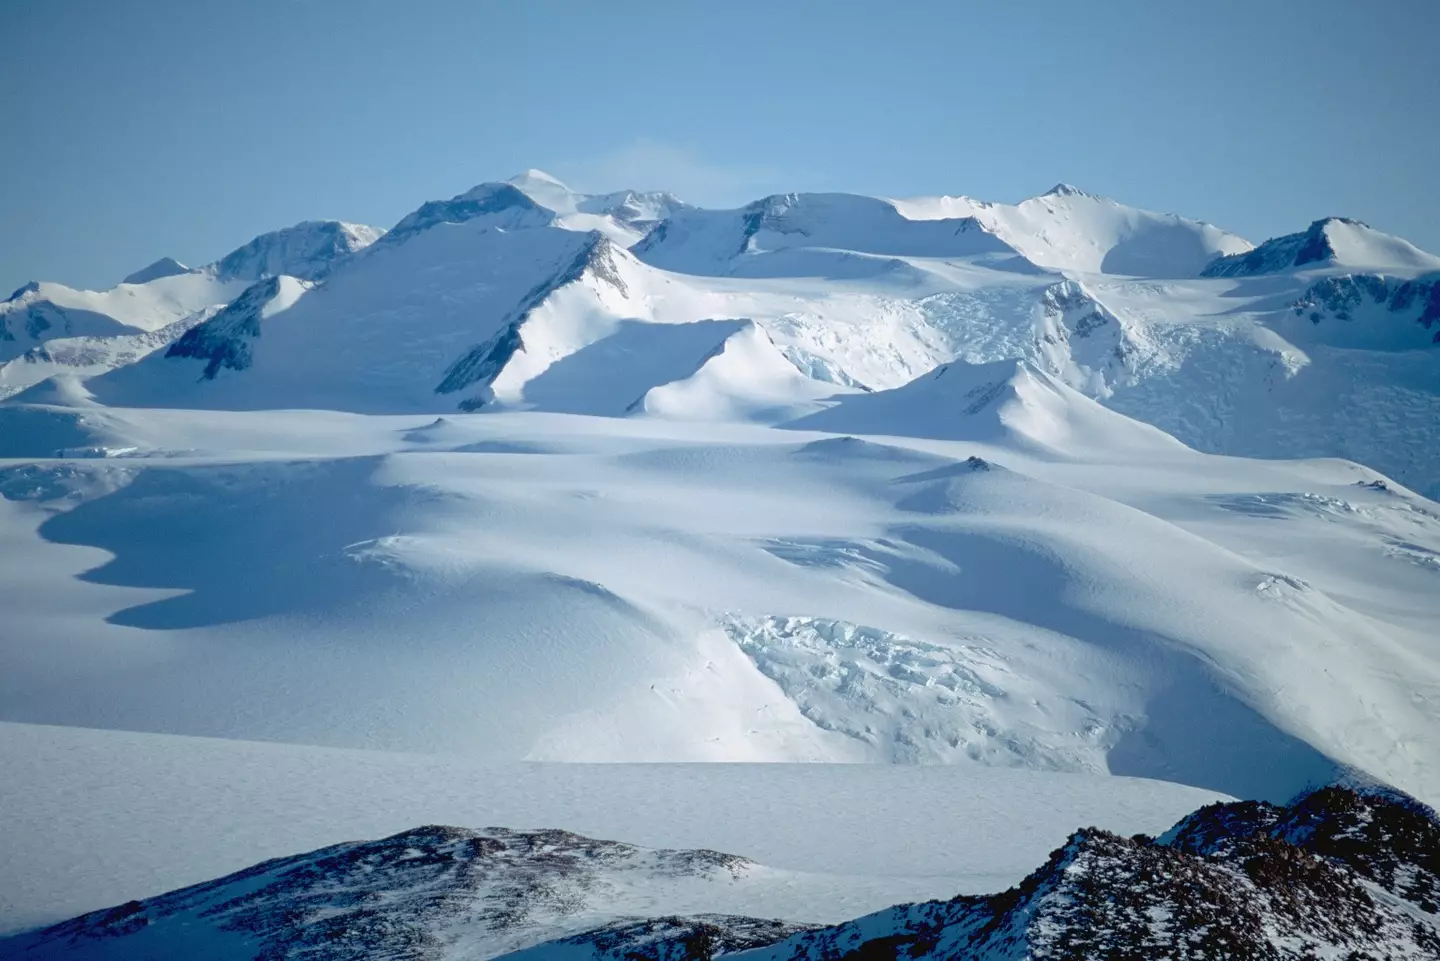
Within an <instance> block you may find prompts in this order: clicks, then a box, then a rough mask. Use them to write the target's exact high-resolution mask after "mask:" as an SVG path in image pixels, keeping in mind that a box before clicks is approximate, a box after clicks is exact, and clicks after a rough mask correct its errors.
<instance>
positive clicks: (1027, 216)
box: [895, 184, 1254, 277]
mask: <svg viewBox="0 0 1440 961" xmlns="http://www.w3.org/2000/svg"><path fill="white" fill-rule="evenodd" d="M895 205H896V207H897V208H898V209H899V210H900V212H901V213H903V214H904V215H905V216H907V217H911V218H913V219H917V220H920V219H941V218H952V217H974V218H975V219H976V220H978V221H979V222H980V223H982V224H984V225H985V226H986V227H987V228H988V229H989V230H991V231H992V232H993V233H994V234H995V235H996V236H997V237H999V238H1000V239H1002V240H1004V241H1005V242H1006V243H1008V244H1010V245H1011V246H1012V247H1014V248H1015V249H1017V250H1019V251H1020V252H1021V253H1022V254H1024V255H1025V257H1026V258H1027V259H1028V260H1030V261H1031V262H1032V263H1035V264H1038V265H1040V266H1042V267H1046V268H1049V269H1051V270H1063V271H1076V272H1081V273H1107V274H1122V275H1128V276H1135V277H1193V276H1195V275H1196V274H1198V273H1199V272H1200V270H1201V269H1202V268H1203V267H1204V266H1205V265H1206V264H1208V263H1210V262H1211V261H1213V260H1214V259H1215V258H1216V257H1217V256H1222V255H1226V254H1238V253H1243V252H1245V251H1248V250H1250V249H1251V248H1252V247H1253V246H1254V245H1253V244H1251V243H1250V242H1249V241H1247V240H1245V239H1244V238H1241V237H1238V236H1236V235H1235V234H1232V233H1228V232H1226V231H1224V230H1221V229H1219V228H1218V227H1213V226H1211V225H1210V224H1206V223H1201V222H1200V221H1197V220H1189V219H1187V218H1185V217H1178V216H1175V215H1174V214H1158V213H1153V212H1151V211H1148V210H1141V209H1139V208H1136V207H1127V206H1125V205H1124V204H1121V203H1117V202H1116V201H1114V200H1111V199H1109V198H1108V197H1095V196H1092V195H1090V194H1087V193H1085V192H1084V191H1082V190H1079V189H1078V188H1075V187H1071V186H1070V185H1068V184H1058V185H1056V186H1055V187H1054V188H1053V189H1051V190H1050V191H1049V192H1048V193H1045V194H1043V195H1041V196H1039V197H1033V198H1031V199H1030V200H1026V201H1023V202H1021V203H1019V204H1016V205H1013V206H1011V205H1008V204H996V203H986V202H984V201H977V200H971V199H970V198H969V197H920V198H914V199H910V200H897V201H895Z"/></svg>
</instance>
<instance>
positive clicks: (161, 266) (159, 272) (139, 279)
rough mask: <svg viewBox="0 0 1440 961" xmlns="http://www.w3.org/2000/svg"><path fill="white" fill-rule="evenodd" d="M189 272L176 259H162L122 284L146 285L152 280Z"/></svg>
mask: <svg viewBox="0 0 1440 961" xmlns="http://www.w3.org/2000/svg"><path fill="white" fill-rule="evenodd" d="M189 270H190V268H189V267H186V266H185V265H184V264H182V263H180V261H178V260H176V259H175V258H174V257H161V258H160V259H159V260H157V261H155V262H154V263H153V264H150V265H149V266H148V267H142V268H140V269H139V270H137V271H135V272H134V273H133V274H130V275H129V276H128V277H126V278H125V279H124V280H122V281H120V282H121V283H122V284H145V283H149V282H150V281H152V280H159V279H160V278H161V277H173V276H175V275H176V274H183V273H186V272H188V271H189Z"/></svg>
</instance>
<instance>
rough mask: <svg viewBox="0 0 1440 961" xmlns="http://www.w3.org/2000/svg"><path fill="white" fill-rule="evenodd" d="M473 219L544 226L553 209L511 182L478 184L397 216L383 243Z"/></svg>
mask: <svg viewBox="0 0 1440 961" xmlns="http://www.w3.org/2000/svg"><path fill="white" fill-rule="evenodd" d="M472 221H474V222H476V223H477V224H478V225H482V226H484V227H488V228H490V229H494V230H515V229H519V228H524V227H547V226H550V225H551V224H553V223H554V222H555V211H553V210H551V209H550V208H548V207H542V206H541V205H540V204H538V203H536V202H535V201H534V200H532V199H530V197H529V196H528V195H527V194H525V193H524V192H523V191H521V190H520V189H519V188H517V187H515V186H514V185H512V184H494V183H487V184H480V185H478V186H475V187H471V188H470V189H469V190H467V191H465V192H464V193H463V194H457V195H455V196H454V197H451V198H450V199H449V200H431V201H429V202H427V203H424V204H421V205H420V207H419V208H417V209H416V210H414V211H412V212H410V213H408V214H406V215H405V216H404V217H402V218H400V222H399V223H397V224H396V225H395V226H394V227H391V228H390V230H389V231H388V232H387V233H386V234H385V236H384V238H383V242H382V245H381V246H382V247H391V246H396V245H399V244H403V243H405V242H406V241H408V240H410V239H411V238H412V237H414V236H416V235H417V234H420V233H423V232H424V231H427V230H430V229H431V228H433V227H436V226H440V225H443V224H464V223H470V222H472Z"/></svg>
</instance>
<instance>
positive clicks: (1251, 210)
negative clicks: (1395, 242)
mask: <svg viewBox="0 0 1440 961" xmlns="http://www.w3.org/2000/svg"><path fill="white" fill-rule="evenodd" d="M1437 35H1440V2H1435V0H1386V2H1382V3H1378V4H1359V3H1353V2H1349V0H1318V2H1308V3H1298V2H1296V3H1282V2H1279V0H1264V2H1259V3H1255V2H1244V3H1241V2H1212V3H1206V4H1192V3H1181V2H1178V0H1177V2H1168V0H1166V2H1160V3H1151V2H1139V0H1115V2H1106V3H1103V4H1101V3H1094V4H1080V3H1073V2H1066V3H1060V2H1054V3H1050V2H1007V3H1000V2H994V3H990V2H985V3H978V2H977V3H964V2H948V3H942V2H924V3H922V2H898V3H890V4H885V5H878V4H873V3H861V2H854V3H851V2H841V0H835V2H828V3H822V2H788V3H774V2H769V3H752V2H730V3H726V4H706V5H700V4H684V3H660V2H654V3H638V2H624V0H616V2H608V3H604V4H595V3H581V2H572V3H561V2H551V0H528V2H526V3H523V4H520V3H510V4H500V3H480V2H462V0H453V2H439V0H434V2H428V0H410V2H407V3H405V4H403V5H397V4H390V3H379V2H369V0H355V2H348V3H343V4H341V3H320V2H293V0H291V2H281V0H252V2H247V3H244V4H236V3H233V2H225V3H219V2H211V0H146V2H144V3H129V4H125V3H113V2H78V0H54V2H45V3H41V2H21V0H10V2H4V3H0V36H3V37H5V39H6V44H5V46H6V52H5V54H4V56H3V57H0V130H4V131H5V137H4V140H3V142H0V158H3V159H0V227H3V230H0V287H3V288H4V290H0V296H3V295H4V293H6V292H8V291H9V290H10V289H11V288H13V287H16V286H18V285H20V284H22V283H24V282H25V281H27V280H31V279H44V280H57V281H61V282H63V283H67V284H71V285H74V286H86V287H108V286H110V285H111V284H114V283H115V282H117V281H118V280H119V279H120V277H122V276H123V275H125V274H126V273H128V272H130V271H132V270H135V269H137V268H139V267H141V266H143V265H145V264H147V263H149V262H150V261H152V260H154V259H155V258H157V257H160V256H162V255H169V256H174V257H176V258H178V259H180V260H182V261H185V262H186V263H191V264H197V263H204V262H206V261H209V260H213V259H215V258H217V257H219V256H221V255H222V254H224V253H225V252H227V251H228V250H230V249H232V248H234V247H236V246H239V245H240V244H242V243H244V242H245V241H246V240H248V239H249V238H250V237H252V236H254V235H255V234H257V233H261V232H263V231H266V230H271V229H275V228H277V227H281V226H285V225H287V224H290V223H294V222H296V221H299V220H305V219H320V218H339V219H345V220H352V221H358V222H362V223H371V224H375V225H377V226H382V227H388V226H390V225H391V224H393V223H394V222H395V221H396V220H398V219H399V218H400V217H401V216H403V215H404V214H405V213H406V212H408V211H409V210H412V209H414V208H415V207H417V206H419V205H420V204H421V203H422V202H424V201H425V200H428V199H433V198H437V197H448V196H450V195H452V194H455V193H457V192H459V191H462V190H465V189H467V188H468V187H470V186H472V185H473V184H475V183H479V182H482V181H485V180H495V179H502V178H504V177H507V176H509V175H511V174H514V173H516V172H518V171H520V170H522V169H524V168H527V167H539V168H542V169H545V170H549V171H551V172H552V173H555V174H557V175H559V176H561V177H562V178H563V179H565V180H567V181H568V182H570V183H571V184H572V186H576V187H578V188H582V189H592V190H608V189H618V188H620V187H627V186H635V187H642V188H668V189H673V190H675V191H676V192H678V193H680V194H681V196H683V197H684V198H685V199H687V200H691V201H693V202H697V203H703V204H707V205H736V204H740V203H743V202H745V201H747V200H750V199H754V198H755V197H758V196H762V195H764V194H767V193H773V192H776V191H782V190H843V191H852V192H857V193H869V194H880V195H890V196H904V195H915V194H930V193H952V194H953V193H964V194H968V195H970V196H974V197H979V198H982V199H988V200H1000V201H1012V202H1013V201H1017V200H1020V199H1023V198H1024V197H1027V196H1033V195H1034V194H1037V193H1040V192H1042V191H1044V190H1046V189H1048V188H1049V187H1050V186H1051V185H1052V184H1054V183H1055V182H1057V181H1062V180H1063V181H1067V182H1070V183H1074V184H1076V185H1078V186H1080V187H1082V188H1084V189H1086V190H1088V191H1090V192H1092V193H1100V194H1105V195H1108V196H1112V197H1115V198H1116V199H1118V200H1121V201H1123V202H1125V203H1129V204H1133V205H1136V206H1140V207H1147V208H1150V209H1155V210H1162V211H1169V212H1174V213H1181V214H1185V215H1186V216H1191V217H1197V218H1199V219H1202V220H1208V221H1210V222H1213V223H1216V224H1218V225H1220V226H1222V227H1225V228H1227V229H1229V230H1234V231H1236V232H1237V233H1240V234H1243V235H1245V236H1247V237H1249V238H1250V239H1251V240H1254V241H1257V242H1258V241H1260V240H1263V239H1265V238H1266V237H1268V236H1273V235H1275V234H1280V233H1287V232H1291V231H1295V230H1299V229H1301V228H1303V227H1304V226H1305V225H1306V224H1308V223H1309V222H1310V221H1311V220H1314V219H1315V218H1317V217H1321V216H1326V215H1330V214H1340V215H1345V216H1352V217H1358V218H1359V219H1361V220H1365V221H1367V222H1369V223H1370V224H1372V225H1373V226H1375V227H1377V228H1379V229H1381V230H1386V231H1389V232H1392V233H1396V234H1399V235H1401V236H1404V237H1406V238H1407V239H1409V240H1411V241H1413V242H1415V243H1417V244H1419V245H1420V246H1422V247H1425V248H1427V249H1429V250H1431V251H1437V252H1440V122H1437V121H1436V119H1435V117H1436V115H1437V113H1440V71H1437V70H1436V69H1435V64H1434V49H1433V44H1434V41H1435V37H1436V36H1437Z"/></svg>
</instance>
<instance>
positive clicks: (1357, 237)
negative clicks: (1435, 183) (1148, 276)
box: [1202, 217, 1440, 277]
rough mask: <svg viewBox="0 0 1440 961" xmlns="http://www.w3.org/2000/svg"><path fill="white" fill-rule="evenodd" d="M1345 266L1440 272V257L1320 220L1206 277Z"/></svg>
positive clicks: (1362, 228) (1214, 266)
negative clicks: (1439, 270) (1437, 270)
mask: <svg viewBox="0 0 1440 961" xmlns="http://www.w3.org/2000/svg"><path fill="white" fill-rule="evenodd" d="M1316 267H1345V268H1350V269H1358V270H1381V271H1391V270H1400V271H1411V270H1436V269H1440V257H1435V256H1434V255H1433V254H1427V253H1426V252H1425V251H1423V250H1421V249H1420V248H1418V247H1416V246H1415V245H1414V244H1412V243H1410V242H1409V241H1406V240H1402V239H1400V238H1399V237H1392V236H1391V235H1390V234H1386V233H1381V232H1380V231H1378V230H1375V229H1374V228H1372V227H1370V226H1368V225H1367V224H1363V223H1361V222H1360V221H1358V220H1350V219H1348V218H1345V217H1327V218H1325V219H1324V220H1317V221H1315V222H1314V223H1312V224H1311V225H1310V227H1309V228H1308V229H1307V230H1304V231H1302V232H1301V233H1298V234H1286V235H1285V236H1283V237H1274V238H1271V239H1270V240H1267V241H1265V242H1264V243H1263V244H1261V245H1260V246H1259V247H1256V248H1255V249H1254V250H1251V251H1249V252H1248V253H1237V254H1232V255H1229V256H1225V257H1220V258H1218V259H1216V260H1215V261H1214V262H1213V263H1211V264H1210V265H1209V266H1207V267H1206V268H1205V270H1204V271H1203V272H1202V275H1203V276H1205V277H1250V276H1255V275H1257V274H1274V273H1280V272H1282V271H1287V270H1292V269H1297V268H1316Z"/></svg>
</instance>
